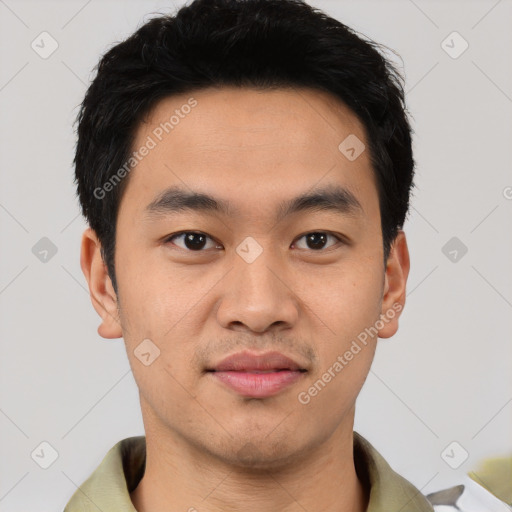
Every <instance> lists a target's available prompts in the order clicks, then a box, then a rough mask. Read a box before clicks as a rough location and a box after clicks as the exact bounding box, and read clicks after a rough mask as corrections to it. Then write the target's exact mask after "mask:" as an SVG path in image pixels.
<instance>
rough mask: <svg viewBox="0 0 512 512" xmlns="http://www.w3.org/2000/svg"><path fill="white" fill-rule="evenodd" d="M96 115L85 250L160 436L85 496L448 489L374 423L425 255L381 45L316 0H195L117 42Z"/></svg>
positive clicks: (92, 500) (326, 510) (86, 165)
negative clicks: (385, 356) (372, 395)
mask: <svg viewBox="0 0 512 512" xmlns="http://www.w3.org/2000/svg"><path fill="white" fill-rule="evenodd" d="M78 121H79V124H78V144H77V149H76V157H75V164H76V182H77V187H78V195H79V199H80V202H81V206H82V211H83V213H84V215H85V217H86V219H87V221H88V223H89V225H90V228H89V229H87V230H86V231H85V233H84V235H83V239H82V252H81V265H82V269H83V271H84V274H85V276H86V279H87V281H88V284H89V290H90V295H91V300H92V303H93V306H94V308H95V309H96V311H97V312H98V314H99V315H100V316H101V319H102V321H101V325H100V327H99V328H98V332H99V334H100V335H101V336H103V337H104V338H120V337H123V338H124V341H125V344H126V348H127V353H128V357H129V361H130V365H131V368H132V372H133V375H134V378H135V381H136V383H137V385H138V387H139V391H140V402H141V410H142V416H143V420H144V427H145V436H139V437H133V438H129V439H125V440H123V441H120V442H119V443H118V444H117V445H116V446H114V447H113V448H112V450H110V452H109V453H108V454H107V456H106V457H105V459H104V460H103V462H102V463H101V465H100V466H99V468H98V469H97V470H96V471H95V472H94V473H93V474H92V475H91V477H90V478H89V479H88V480H87V481H86V482H85V483H84V484H83V485H82V486H81V487H80V489H78V490H77V491H76V493H75V494H74V495H73V497H72V498H71V500H70V502H69V503H68V505H67V507H66V511H67V512H75V511H79V510H101V511H103V512H107V511H111V510H112V511H114V510H115V511H134V510H137V511H139V512H152V511H160V510H166V511H189V512H192V511H199V512H203V511H204V512H213V511H216V512H217V511H228V510H229V511H244V512H261V511H276V510H280V511H285V512H296V511H297V512H298V511H304V510H307V511H322V512H335V511H336V512H349V511H350V512H361V511H369V512H381V511H382V512H384V511H385V512H398V511H408V512H409V511H432V510H433V508H432V506H431V505H430V503H429V501H428V500H427V499H426V498H425V497H424V496H423V495H422V494H421V493H420V491H418V490H417V489H416V488H415V487H414V486H413V485H412V484H410V483H409V482H408V481H407V480H405V479H404V478H403V477H401V476H400V475H398V474H397V473H395V472H394V471H393V470H392V469H391V468H390V466H389V465H388V464H387V463H386V461H385V460H384V459H383V458H382V457H381V456H380V455H379V453H378V452H377V451H376V450H375V449H374V448H373V447H372V445H371V444H370V443H369V442H368V441H366V440H365V439H364V438H363V437H362V436H360V435H359V434H357V433H356V432H354V431H353V427H354V413H355V403H356V398H357V396H358V394H359V392H360V390H361V387H362V386H363V383H364V381H365V379H366V377H367V375H368V372H369V370H370V366H371V363H372V360H373V356H374V352H375V348H376V344H377V339H378V338H379V337H380V338H389V337H391V336H393V335H394V334H395V333H396V331H397V329H398V319H399V316H400V314H401V312H402V310H403V307H404V305H405V295H406V282H407V277H408V273H409V254H408V248H407V242H406V236H405V233H404V231H403V229H402V227H403V223H404V221H405V218H406V214H407V211H408V207H409V194H410V191H411V188H412V187H413V174H414V173H413V168H414V161H413V156H412V149H411V129H410V126H409V122H408V119H407V115H406V109H405V105H404V94H403V89H402V83H401V78H400V76H399V75H398V73H397V72H396V70H395V69H394V68H393V66H392V65H391V64H390V63H389V62H388V61H387V60H386V59H385V58H384V57H383V56H382V54H381V53H380V52H379V48H378V46H377V45H376V44H375V43H371V42H368V41H366V40H364V39H362V38H361V37H359V36H357V35H356V34H355V32H353V31H352V30H351V29H349V28H348V27H346V26H345V25H343V24H342V23H340V22H339V21H337V20H334V19H332V18H330V17H328V16H326V15H325V14H323V13H322V12H320V11H318V10H316V9H313V8H311V7H310V6H308V5H307V4H305V3H303V2H301V1H299V0H243V1H240V0H196V1H194V2H192V3H191V4H190V5H189V6H186V7H183V8H181V9H180V10H179V12H178V13H177V14H176V15H175V16H161V17H157V18H155V19H153V20H151V21H149V22H148V23H146V24H145V25H144V26H142V27H141V28H140V29H139V30H138V31H137V32H136V33H135V34H133V35H132V36H131V37H130V38H128V39H127V40H126V41H124V42H122V43H120V44H118V45H116V46H114V47H113V48H112V49H111V50H110V51H109V52H108V53H107V54H106V55H105V56H104V57H103V58H102V59H101V62H100V64H99V66H98V73H97V76H96V78H95V79H94V81H93V82H92V84H91V86H90V87H89V89H88V91H87V94H86V96H85V99H84V102H83V104H82V109H81V112H80V115H79V119H78Z"/></svg>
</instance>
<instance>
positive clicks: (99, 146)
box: [74, 0, 414, 292]
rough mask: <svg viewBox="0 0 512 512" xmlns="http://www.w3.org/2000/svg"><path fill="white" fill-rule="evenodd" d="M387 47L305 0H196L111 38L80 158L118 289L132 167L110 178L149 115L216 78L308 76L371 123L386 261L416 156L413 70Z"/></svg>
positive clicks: (84, 189)
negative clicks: (408, 97)
mask: <svg viewBox="0 0 512 512" xmlns="http://www.w3.org/2000/svg"><path fill="white" fill-rule="evenodd" d="M383 49H388V48H387V47H384V46H383V45H379V44H377V43H375V42H374V41H372V40H370V39H369V38H367V37H365V36H363V35H360V34H358V33H357V32H356V31H355V30H353V29H351V28H349V27H347V26H346V25H344V24H343V23H341V22H340V21H338V20H336V19H333V18H331V17H329V16H327V15H326V14H325V13H323V12H322V11H321V10H319V9H317V8H314V7H312V6H310V5H308V4H306V3H305V2H304V1H303V0H195V1H193V2H191V3H190V4H189V5H185V6H183V7H181V8H180V9H179V10H178V11H177V12H176V13H175V14H174V15H161V14H160V15H158V16H157V17H154V18H152V19H150V20H149V21H147V22H146V23H145V24H144V25H142V26H141V27H140V28H139V29H138V30H137V31H136V32H135V33H133V34H132V35H131V36H130V37H129V38H127V39H126V40H125V41H123V42H121V43H118V44H116V45H115V46H113V47H112V48H111V49H109V50H108V52H106V53H105V55H103V57H102V58H101V60H100V61H99V64H98V65H97V66H96V68H95V69H97V73H96V76H95V78H94V80H93V81H92V83H91V85H90V86H89V88H88V90H87V92H86V94H85V98H84V100H83V102H82V104H81V106H80V110H79V113H78V116H77V120H76V122H77V124H78V128H77V134H78V140H77V145H76V153H75V158H74V164H75V183H76V185H77V194H78V197H79V200H80V204H81V209H82V213H83V215H84V216H85V218H86V220H87V221H88V223H89V226H90V227H91V228H92V229H93V230H94V231H95V232H96V235H97V236H98V239H99V241H100V243H101V247H102V257H103V260H104V262H105V264H106V266H107V270H108V273H109V276H110V278H111V280H112V283H113V286H114V289H115V290H116V292H117V285H116V279H115V265H114V254H115V234H116V229H115V228H116V221H117V213H118V209H119V204H120V200H121V198H122V194H123V190H124V189H125V187H126V184H127V181H128V179H129V176H128V175H127V176H126V177H124V178H123V179H122V180H120V183H119V184H118V185H117V186H112V187H110V188H109V189H108V190H109V191H108V193H106V192H105V190H106V189H104V188H103V187H104V184H105V183H107V182H110V183H112V181H111V180H112V177H114V178H115V175H116V173H118V171H119V170H120V169H122V168H123V166H124V168H125V169H126V163H127V162H128V161H129V159H130V155H131V153H132V151H133V148H132V145H133V142H134V138H135V134H136V131H137V128H138V126H139V123H140V122H141V121H142V120H143V119H144V116H146V115H147V114H148V113H149V112H150V111H151V109H152V108H153V107H154V106H155V105H156V103H157V102H158V101H159V100H162V99H164V98H166V97H169V96H172V95H174V94H180V93H191V92H193V91H197V90H200V89H205V88H208V87H222V86H238V87H248V88H258V89H276V88H290V87H292V88H294V87H306V88H313V89H316V90H320V91H326V92H328V93H331V94H332V95H334V96H335V97H336V98H337V99H338V100H340V101H341V102H343V103H344V104H345V105H346V106H348V107H349V108H350V109H351V111H352V112H353V113H355V114H356V116H357V117H358V118H359V120H360V121H361V122H362V123H363V125H364V128H365V131H366V139H367V145H368V149H369V152H370V159H371V163H372V168H373V171H374V173H375V177H376V182H377V188H378V194H379V207H380V214H381V228H382V237H383V246H384V265H386V261H387V259H388V256H389V251H390V248H391V245H392V242H393V241H394V239H395V238H396V236H397V234H398V230H399V229H401V228H402V227H403V223H404V221H405V218H406V215H407V212H408V209H409V195H410V191H411V190H412V188H413V187H414V184H413V175H414V160H413V155H412V141H411V134H412V129H411V126H410V124H409V120H408V112H407V109H406V106H405V94H404V79H403V77H402V75H401V74H400V73H399V72H398V71H397V69H396V68H395V66H394V65H393V64H392V63H391V62H390V60H389V59H388V58H386V56H385V53H384V51H383ZM340 142H341V141H340ZM125 174H126V173H123V174H122V175H123V176H124V175H125ZM118 177H119V174H118ZM98 191H101V193H100V192H98Z"/></svg>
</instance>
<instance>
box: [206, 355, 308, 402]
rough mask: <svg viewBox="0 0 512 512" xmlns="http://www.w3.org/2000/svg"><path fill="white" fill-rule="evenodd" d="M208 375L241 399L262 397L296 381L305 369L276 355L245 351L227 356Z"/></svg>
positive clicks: (277, 391)
mask: <svg viewBox="0 0 512 512" xmlns="http://www.w3.org/2000/svg"><path fill="white" fill-rule="evenodd" d="M209 372H211V374H212V376H213V377H214V378H216V379H219V380H220V381H221V382H222V383H224V384H225V385H227V386H228V387H230V388H231V389H232V390H234V391H236V392H237V393H239V394H241V395H243V396H246V397H251V398H265V397H269V396H273V395H276V394H277V393H279V392H280V391H282V390H283V389H285V388H287V387H288V386H291V385H292V384H294V383H295V382H297V380H299V379H301V378H302V376H303V373H304V372H306V370H305V369H304V368H301V367H300V365H299V364H298V363H296V362H295V361H294V360H293V359H290V358H289V357H286V356H285V355H283V354H281V353H279V352H267V353H265V354H260V355H257V354H251V353H250V352H247V351H245V352H240V353H238V354H233V355H232V356H229V357H227V358H226V359H224V360H223V361H221V362H220V363H219V364H218V365H216V366H215V367H214V368H213V369H211V370H209ZM262 372H264V373H262Z"/></svg>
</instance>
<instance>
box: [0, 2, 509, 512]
mask: <svg viewBox="0 0 512 512" xmlns="http://www.w3.org/2000/svg"><path fill="white" fill-rule="evenodd" d="M310 3H311V4H312V5H314V6H317V7H319V8H321V9H323V10H325V11H326V12H327V13H328V14H330V15H332V16H334V17H336V18H337V19H339V20H340V21H342V22H344V23H346V24H348V25H349V26H351V27H353V28H355V29H356V30H358V31H360V32H362V33H363V34H366V35H367V36H369V37H370V38H372V39H375V40H376V41H378V42H380V43H383V44H385V45H387V46H389V47H391V48H393V49H394V50H396V51H397V52H398V53H399V54H400V55H401V57H402V59H403V63H402V61H400V60H399V59H398V58H396V57H393V60H394V62H397V63H398V64H399V65H400V66H402V64H403V70H404V73H405V76H406V90H407V102H408V108H409V110H410V111H411V114H412V116H413V119H412V124H413V128H414V130H415V132H416V133H415V136H414V148H415V159H416V161H417V168H416V173H417V174H416V184H417V189H416V191H415V193H414V196H413V197H412V208H411V212H410V216H409V218H408V220H407V222H406V224H405V227H404V229H405V232H406V234H407V237H408V242H409V250H410V254H411V272H410V275H409V281H408V292H407V293H408V294H407V303H406V307H405V311H404V313H403V315H402V317H401V321H400V329H399V332H398V333H397V334H396V335H395V336H394V337H393V338H391V339H386V340H380V341H379V344H378V349H377V354H376V358H375V362H374V365H373V367H372V370H371V372H370V374H369V376H368V379H367V382H366V384H365V386H364V388H363V391H362V393H361V395H360V398H359V401H358V407H357V413H356V425H355V429H356V430H357V431H359V432H360V433H361V434H362V435H364V436H365V437H367V439H369V440H370V442H371V443H372V444H374V446H375V447H376V448H377V449H378V450H379V451H380V452H381V453H382V454H383V455H384V456H385V458H386V459H387V460H388V462H389V463H390V464H391V465H392V467H393V468H394V469H395V470H397V471H398V472H399V473H401V474H402V475H404V476H405V477H406V478H407V479H409V480H410V481H411V482H412V483H413V484H414V485H416V486H417V487H418V488H419V489H421V490H422V491H423V492H424V493H428V492H431V491H434V490H438V489H441V488H443V487H447V486H449V485H454V484H456V483H458V479H459V478H460V476H461V475H463V474H465V473H466V472H467V471H469V470H470V469H472V468H474V467H475V466H476V465H477V464H478V461H479V460H481V459H482V458H485V457H490V456H495V455H502V454H507V453H511V452H512V436H511V432H512V428H511V427H512V383H511V380H512V379H511V368H512V348H511V334H510V332H511V319H512V271H511V265H510V262H511V261H512V236H511V235H512V172H511V155H510V147H511V141H512V68H511V66H510V62H511V54H512V52H511V48H512V31H511V30H510V26H511V21H512V3H511V2H510V1H507V0H501V1H495V0H485V1H484V0H480V1H467V0H464V1H426V0H415V1H412V0H396V1H382V0H381V1H361V0H360V1H344V0H323V1H321V0H316V1H311V2H310ZM181 4H182V3H181V2H175V3H173V2H171V1H165V2H164V1H156V0H145V1H123V2H121V1H100V0H89V1H85V0H80V1H67V2H64V1H54V2H48V1H22V0H17V1H16V0H0V39H1V50H0V53H1V60H0V62H1V66H0V112H1V117H0V130H1V132H0V144H1V151H0V170H1V171H0V176H1V186H0V226H1V234H2V238H1V240H2V256H1V259H0V308H1V321H0V339H1V343H2V346H1V357H0V379H1V381H0V383H1V386H0V390H1V393H0V429H1V433H2V435H1V438H0V439H1V456H0V466H1V467H0V510H2V511H3V512H15V511H22V510H23V511H29V510H30V511H34V512H39V511H48V510H62V509H63V508H64V505H65V503H66V502H67V501H68V500H69V498H70V497H71V495H72V494H73V492H75V490H76V488H77V486H78V485H80V484H81V483H83V481H84V480H85V479H86V478H87V477H88V476H89V475H90V474H91V473H92V471H93V470H94V469H95V468H96V467H97V466H98V465H99V463H100V462H101V460H102V458H103V457H104V455H105V454H106V453H107V451H108V450H109V449H110V448H111V447H112V446H113V445H114V444H115V443H117V442H118V441H119V440H121V439H123V438H125V437H129V436H133V435H140V434H143V424H142V417H141V414H140V408H139V402H138V392H137V387H136V385H135V382H134V380H133V376H132V373H131V370H130V367H129V364H128V359H127V356H126V352H125V348H124V343H123V340H121V339H119V340H104V339H102V338H101V337H99V335H98V334H97V331H96V329H97V327H98V325H99V317H98V316H97V315H96V312H95V311H94V310H93V308H92V305H91V302H90V299H89V295H88V291H87V285H86V281H85V279H84V277H83V275H82V272H81V269H80V264H79V249H80V237H81V234H82V231H83V230H84V229H85V223H84V221H83V219H82V218H81V216H80V215H79V210H78V202H77V200H76V197H75V189H74V185H73V167H72V158H73V151H74V144H75V135H74V132H73V121H74V119H75V116H76V114H77V106H78V105H79V103H80V102H81V101H82V99H83V95H84V93H85V90H86V87H87V85H88V83H89V81H90V79H91V78H92V77H93V74H92V70H93V68H94V66H95V65H96V64H97V62H98V60H99V58H100V56H101V55H102V54H103V53H104V52H105V51H106V50H107V49H108V48H110V46H111V45H112V44H113V43H115V42H119V41H121V40H122V39H124V38H125V37H127V36H128V35H129V34H131V33H132V32H133V31H134V30H135V29H136V28H137V27H139V26H140V25H141V24H142V23H143V22H144V21H147V20H148V19H149V18H150V17H151V16H152V15H153V13H159V12H162V13H169V12H174V9H175V6H179V5H181ZM44 32H45V34H42V33H44ZM56 45H58V46H56ZM41 443H45V444H41ZM46 443H47V444H46ZM453 443H455V444H453ZM466 454H467V455H466ZM466 457H467V458H466ZM53 459H55V460H53ZM45 465H49V466H48V467H47V468H46V469H44V468H43V467H41V466H45ZM452 466H453V467H452Z"/></svg>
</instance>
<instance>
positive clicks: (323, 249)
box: [164, 231, 348, 253]
mask: <svg viewBox="0 0 512 512" xmlns="http://www.w3.org/2000/svg"><path fill="white" fill-rule="evenodd" d="M187 234H195V235H204V236H206V237H207V238H209V239H210V240H213V238H212V237H210V236H209V235H207V234H206V233H203V232H201V231H180V232H178V233H174V234H172V235H169V236H168V237H167V238H165V239H164V243H165V244H168V243H171V241H172V240H173V239H174V238H177V237H180V236H183V235H187ZM312 234H325V235H327V236H332V237H333V238H335V239H336V240H337V241H338V244H341V245H348V243H347V241H346V240H344V239H343V237H341V236H340V235H336V234H334V233H331V232H330V231H308V232H307V233H304V234H303V235H300V236H299V237H298V238H297V239H296V240H300V239H302V238H304V237H306V236H308V235H312ZM215 243H217V242H215ZM294 244H295V242H294ZM338 244H334V245H331V246H329V247H327V248H326V249H325V248H322V249H317V250H315V249H299V250H309V251H312V252H318V253H320V252H327V251H328V250H329V249H332V248H334V247H336V245H338ZM218 245H220V244H218ZM178 248H179V249H181V250H182V251H185V252H191V253H194V252H195V253H200V252H206V251H207V249H200V250H197V251H193V250H191V249H184V248H183V247H178Z"/></svg>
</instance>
